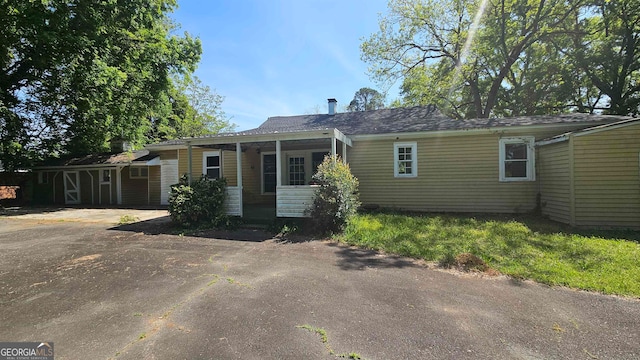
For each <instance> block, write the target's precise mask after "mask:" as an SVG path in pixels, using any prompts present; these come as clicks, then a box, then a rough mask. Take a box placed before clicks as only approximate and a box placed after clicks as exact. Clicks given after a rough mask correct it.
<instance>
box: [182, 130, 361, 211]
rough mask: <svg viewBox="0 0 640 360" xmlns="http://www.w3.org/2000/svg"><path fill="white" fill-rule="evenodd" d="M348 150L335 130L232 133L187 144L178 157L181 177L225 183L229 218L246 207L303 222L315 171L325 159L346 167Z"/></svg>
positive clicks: (347, 139)
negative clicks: (335, 159)
mask: <svg viewBox="0 0 640 360" xmlns="http://www.w3.org/2000/svg"><path fill="white" fill-rule="evenodd" d="M351 145H352V143H351V139H349V138H348V137H347V136H345V135H344V134H343V133H341V132H340V131H339V130H337V129H326V130H314V131H303V132H295V133H275V134H274V133H271V134H244V133H237V134H233V135H218V136H214V137H211V138H201V139H192V140H187V141H186V143H185V147H186V149H183V151H184V153H182V152H180V153H179V155H178V156H179V159H181V162H183V161H182V159H185V158H186V160H187V161H186V163H187V164H186V169H184V170H185V171H184V173H187V174H189V175H190V176H191V178H192V179H193V178H194V177H196V176H199V175H200V174H204V175H207V176H208V177H212V178H216V177H224V178H225V179H227V202H226V208H227V209H226V210H227V214H229V215H234V216H241V217H243V216H244V215H245V208H246V207H247V208H250V209H251V210H254V209H256V208H260V209H263V210H262V211H261V212H260V213H262V214H270V213H274V214H275V216H276V217H305V216H306V214H305V211H306V210H307V209H308V208H309V206H310V205H311V204H312V202H313V196H314V193H315V189H316V188H317V185H314V184H313V183H312V176H313V174H315V172H316V169H317V166H318V165H319V164H320V163H322V161H323V160H324V157H325V156H327V155H339V156H340V158H341V159H342V161H344V162H346V161H347V159H348V155H347V154H348V150H347V149H348V148H349V147H351ZM183 156H184V157H183ZM181 173H182V171H181ZM190 180H191V179H190ZM269 209H271V210H269ZM253 213H255V212H253V211H249V213H248V214H247V215H250V214H253Z"/></svg>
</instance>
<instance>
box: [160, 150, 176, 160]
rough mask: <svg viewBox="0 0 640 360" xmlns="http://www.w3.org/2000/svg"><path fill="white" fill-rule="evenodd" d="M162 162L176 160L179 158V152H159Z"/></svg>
mask: <svg viewBox="0 0 640 360" xmlns="http://www.w3.org/2000/svg"><path fill="white" fill-rule="evenodd" d="M157 153H158V155H160V160H175V159H177V158H178V150H166V151H158V152H157Z"/></svg>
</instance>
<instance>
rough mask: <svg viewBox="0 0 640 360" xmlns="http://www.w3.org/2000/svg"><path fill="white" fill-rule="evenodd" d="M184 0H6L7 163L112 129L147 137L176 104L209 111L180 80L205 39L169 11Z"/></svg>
mask: <svg viewBox="0 0 640 360" xmlns="http://www.w3.org/2000/svg"><path fill="white" fill-rule="evenodd" d="M176 6H177V3H176V1H175V0H126V1H125V0H109V1H95V0H88V1H87V0H82V1H81V0H42V1H21V0H0V24H2V27H0V161H2V162H3V164H4V166H5V168H7V169H9V170H11V169H16V168H20V167H26V166H29V165H30V163H32V162H33V161H34V160H37V159H40V158H42V157H45V156H51V155H53V156H56V155H58V156H60V155H64V154H82V153H88V152H98V151H104V150H107V149H108V141H109V140H110V139H112V138H124V140H128V141H130V142H132V143H133V144H138V145H140V144H143V143H145V142H147V141H149V135H150V134H153V133H154V130H153V125H154V116H156V117H163V118H165V119H166V118H168V117H169V114H173V115H176V112H177V111H175V109H173V108H172V107H177V108H180V109H187V110H185V111H191V110H189V106H191V107H193V108H195V112H196V114H195V115H194V116H196V117H197V116H202V114H203V112H202V111H201V109H198V108H197V107H194V106H193V105H191V104H190V103H189V102H188V101H187V102H186V103H187V104H189V106H186V105H185V98H184V94H183V89H181V86H183V84H182V83H181V82H180V81H174V80H172V77H173V78H174V79H175V78H181V77H183V78H189V74H190V73H192V72H193V71H194V70H195V67H196V65H197V63H198V61H199V60H200V54H201V51H202V50H201V44H200V40H199V39H197V38H193V37H191V36H190V35H189V34H186V33H184V34H182V35H180V34H177V30H178V27H177V25H175V24H174V23H172V21H171V19H170V18H169V17H168V14H169V13H170V12H171V11H173V10H174V9H175V8H176ZM193 84H195V85H196V87H199V88H201V89H202V88H203V87H202V86H201V85H200V84H198V83H197V82H193ZM214 100H217V101H218V102H214V106H215V105H219V100H220V99H214ZM214 115H215V114H214ZM203 123H205V124H207V119H204V120H203ZM210 130H211V131H215V130H216V129H215V128H211V129H210ZM181 131H182V130H179V131H177V133H176V134H166V136H174V135H175V136H178V135H180V132H181ZM190 132H191V133H193V131H191V130H185V131H183V133H185V134H189V133H190ZM152 139H154V138H153V137H152Z"/></svg>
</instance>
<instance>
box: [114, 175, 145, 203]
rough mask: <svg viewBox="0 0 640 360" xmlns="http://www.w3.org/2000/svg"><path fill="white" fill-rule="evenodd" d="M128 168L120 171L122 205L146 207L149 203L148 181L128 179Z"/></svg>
mask: <svg viewBox="0 0 640 360" xmlns="http://www.w3.org/2000/svg"><path fill="white" fill-rule="evenodd" d="M129 169H130V167H128V166H127V167H125V168H124V169H122V172H121V173H120V175H121V176H122V178H121V179H122V180H121V181H122V204H123V205H146V204H148V203H149V199H148V195H147V182H148V179H131V178H129Z"/></svg>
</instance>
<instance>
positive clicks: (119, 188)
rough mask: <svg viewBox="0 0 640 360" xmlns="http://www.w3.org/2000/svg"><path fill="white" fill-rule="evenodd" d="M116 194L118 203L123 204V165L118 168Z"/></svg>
mask: <svg viewBox="0 0 640 360" xmlns="http://www.w3.org/2000/svg"><path fill="white" fill-rule="evenodd" d="M116 195H117V197H118V200H117V201H118V205H122V166H118V167H117V168H116Z"/></svg>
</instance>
